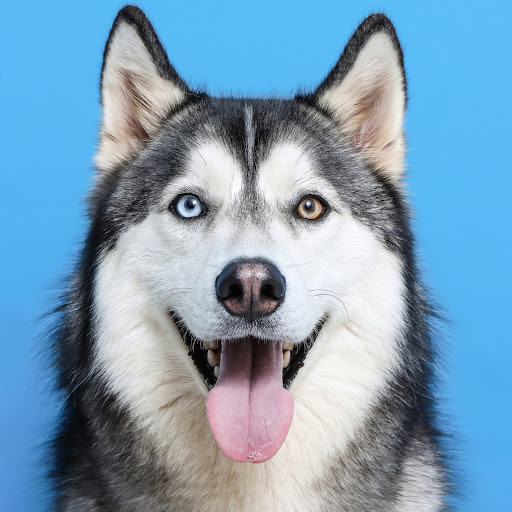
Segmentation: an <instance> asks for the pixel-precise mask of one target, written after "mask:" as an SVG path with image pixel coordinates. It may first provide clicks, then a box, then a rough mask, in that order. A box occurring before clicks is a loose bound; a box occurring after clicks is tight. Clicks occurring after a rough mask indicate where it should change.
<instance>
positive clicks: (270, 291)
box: [260, 283, 282, 300]
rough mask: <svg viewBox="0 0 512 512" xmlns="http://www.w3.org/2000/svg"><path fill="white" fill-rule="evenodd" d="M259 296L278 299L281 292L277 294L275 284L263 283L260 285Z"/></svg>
mask: <svg viewBox="0 0 512 512" xmlns="http://www.w3.org/2000/svg"><path fill="white" fill-rule="evenodd" d="M260 293H261V296H262V297H265V298H267V299H274V300H277V299H280V298H281V296H282V294H279V293H278V292H277V290H276V288H275V286H274V285H273V284H272V283H267V284H264V285H263V286H262V287H261V292H260Z"/></svg>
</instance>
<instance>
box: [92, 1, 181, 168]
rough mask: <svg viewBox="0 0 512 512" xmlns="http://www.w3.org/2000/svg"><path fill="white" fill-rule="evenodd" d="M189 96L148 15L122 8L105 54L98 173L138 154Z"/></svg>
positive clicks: (131, 7)
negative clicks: (170, 113) (171, 113)
mask: <svg viewBox="0 0 512 512" xmlns="http://www.w3.org/2000/svg"><path fill="white" fill-rule="evenodd" d="M188 92H189V89H188V87H187V86H186V84H185V82H183V80H182V79H181V78H180V77H179V76H178V74H177V73H176V71H175V70H174V68H173V67H172V66H171V64H170V63H169V60H168V58H167V54H166V53H165V50H164V49H163V47H162V45H161V44H160V41H159V40H158V37H157V35H156V33H155V31H154V30H153V27H152V26H151V23H150V22H149V21H148V19H147V18H146V16H145V15H144V13H143V12H142V11H141V10H140V9H139V8H137V7H134V6H131V5H129V6H126V7H124V8H123V9H121V10H120V11H119V13H118V15H117V17H116V19H115V21H114V25H113V26H112V30H111V31H110V35H109V37H108V41H107V45H106V47H105V54H104V56H103V69H102V71H101V104H102V122H101V130H100V138H99V145H98V152H97V154H96V167H97V168H98V170H100V171H109V170H111V169H113V168H115V167H116V166H117V165H118V164H120V163H122V162H124V161H126V160H128V159H129V158H130V157H132V156H133V155H135V154H136V153H137V151H139V150H140V149H141V147H142V146H143V145H144V143H145V142H146V141H147V140H148V139H149V138H151V136H153V135H154V134H155V133H156V132H157V130H158V128H159V127H160V125H161V123H162V122H163V120H164V119H165V118H166V116H167V115H168V114H169V112H170V111H172V110H173V109H175V108H176V107H178V106H179V105H180V104H182V103H183V102H184V101H185V98H186V95H187V93H188Z"/></svg>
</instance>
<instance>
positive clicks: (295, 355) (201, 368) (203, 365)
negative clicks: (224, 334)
mask: <svg viewBox="0 0 512 512" xmlns="http://www.w3.org/2000/svg"><path fill="white" fill-rule="evenodd" d="M169 316H170V318H171V320H172V322H173V323H174V325H175V326H176V328H177V329H178V331H179V333H180V335H181V338H182V339H183V342H184V343H185V345H186V346H187V347H188V349H189V352H188V355H189V356H190V357H191V358H192V361H193V362H194V365H195V366H196V368H197V370H198V372H199V374H200V375H201V377H202V378H203V382H204V383H205V386H206V388H207V390H208V391H209V390H211V389H212V388H213V386H214V385H215V383H216V381H217V376H216V375H215V373H214V368H213V367H212V366H211V365H210V364H209V363H208V349H207V348H206V347H207V345H208V343H209V342H203V341H202V340H198V339H197V338H196V337H195V336H194V335H193V334H192V333H191V332H190V330H189V329H188V327H187V326H186V324H185V322H184V321H183V319H182V318H181V317H180V315H179V314H178V313H177V312H175V311H173V310H170V311H169ZM326 321H327V316H326V315H324V316H322V317H321V318H320V320H319V321H318V322H317V324H316V325H315V327H314V329H313V330H312V332H311V333H310V335H309V336H307V337H306V338H305V339H304V340H302V341H301V342H299V343H296V344H294V346H293V348H292V349H291V351H290V352H291V353H290V362H289V364H288V366H287V367H286V368H283V387H284V388H285V389H288V388H289V387H290V385H291V383H292V382H293V380H294V379H295V377H296V376H297V373H298V372H299V370H300V369H301V368H302V367H303V366H304V360H305V359H306V356H307V354H308V352H309V350H310V349H311V348H312V346H313V345H314V344H315V342H316V339H317V337H318V335H319V333H320V331H321V329H322V327H323V325H324V323H325V322H326ZM247 338H252V339H253V340H255V341H260V340H261V341H263V342H272V341H275V340H269V339H262V338H261V339H260V338H257V337H254V336H250V335H248V336H245V337H243V338H239V339H240V340H243V339H247Z"/></svg>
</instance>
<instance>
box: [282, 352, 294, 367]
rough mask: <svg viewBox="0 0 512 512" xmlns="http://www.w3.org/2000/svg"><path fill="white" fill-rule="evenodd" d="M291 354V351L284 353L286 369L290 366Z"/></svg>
mask: <svg viewBox="0 0 512 512" xmlns="http://www.w3.org/2000/svg"><path fill="white" fill-rule="evenodd" d="M291 354H292V353H291V352H290V351H289V350H285V351H284V352H283V368H286V367H287V366H288V365H289V364H290V358H291Z"/></svg>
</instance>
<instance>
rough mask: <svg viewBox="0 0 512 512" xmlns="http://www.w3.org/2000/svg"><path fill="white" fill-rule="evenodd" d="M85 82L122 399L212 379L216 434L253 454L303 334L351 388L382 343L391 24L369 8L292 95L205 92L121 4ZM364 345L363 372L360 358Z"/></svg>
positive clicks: (395, 318) (286, 418) (104, 286)
mask: <svg viewBox="0 0 512 512" xmlns="http://www.w3.org/2000/svg"><path fill="white" fill-rule="evenodd" d="M101 97H102V108H103V110H102V123H101V133H100V140H99V148H98V153H97V156H96V164H97V168H98V171H99V175H98V178H97V183H96V187H95V190H94V192H93V195H92V199H91V217H92V223H93V228H92V230H91V233H92V234H91V237H92V238H94V243H95V244H96V247H97V248H98V249H97V254H98V264H97V267H96V268H97V272H96V274H95V287H94V296H95V301H94V308H95V318H96V338H97V347H96V358H97V360H98V361H100V364H101V367H102V371H104V372H105V374H106V376H107V379H109V380H110V381H111V382H112V383H113V384H112V385H113V386H119V389H117V390H116V391H119V393H120V394H121V395H125V396H126V395H127V394H128V395H130V398H129V399H128V398H127V402H129V403H130V404H132V405H133V404H135V403H139V402H140V396H139V397H138V398H137V397H136V395H140V394H141V393H142V394H144V393H151V392H152V391H151V390H153V389H155V388H158V390H159V391H158V393H159V395H158V396H159V397H160V398H159V400H160V399H161V400H169V397H171V396H175V395H176V394H179V390H182V391H183V390H184V389H187V390H188V391H187V392H189V388H190V382H194V385H197V391H198V392H200V393H205V392H207V391H209V390H211V391H210V392H209V395H208V402H207V404H208V405H207V409H208V419H209V422H210V426H211V429H212V431H213V434H214V436H215V438H216V440H217V442H218V444H219V446H220V448H221V449H222V450H223V451H224V453H225V454H226V455H228V457H229V458H231V459H233V460H235V461H245V460H250V461H253V462H263V461H265V460H267V459H269V458H270V457H272V456H273V455H274V454H275V453H276V451H277V450H278V449H279V447H280V446H281V444H282V443H283V440H284V438H285V436H286V433H287V432H288V428H289V426H290V422H291V421H292V415H293V398H292V395H290V393H289V391H287V389H286V388H290V392H292V394H294V393H295V394H299V393H300V389H299V387H297V386H296V385H295V383H296V381H299V380H300V379H301V374H302V371H301V370H300V368H301V367H302V366H303V365H304V364H309V360H310V357H309V356H308V362H305V357H306V354H308V351H309V350H310V349H311V347H314V349H315V350H316V346H317V345H318V344H323V346H324V348H325V354H326V355H325V356H324V358H325V360H324V361H320V360H319V358H317V359H315V358H314V357H313V350H312V351H311V365H312V366H313V365H316V367H317V369H318V371H319V372H320V374H323V375H326V374H327V373H329V372H335V374H336V375H338V372H340V371H344V375H343V377H342V379H343V378H345V379H348V380H350V379H353V381H354V379H355V381H357V380H358V379H368V382H367V381H365V384H364V385H363V386H362V389H365V386H370V384H369V382H370V381H371V383H373V380H372V379H375V378H377V377H375V376H376V375H380V374H379V372H378V371H377V369H379V371H380V369H381V368H384V366H385V364H384V361H387V360H392V359H393V357H394V356H393V354H394V353H395V351H396V350H398V349H397V345H398V342H397V339H398V337H399V332H400V322H401V311H402V302H403V300H402V298H403V279H402V277H401V276H402V274H403V272H404V269H403V266H402V264H401V263H400V262H401V255H402V254H403V253H404V252H406V251H408V250H410V248H409V247H407V246H406V245H405V242H404V240H406V239H407V237H406V236H405V235H404V230H406V229H407V223H406V222H405V221H404V215H405V214H404V212H403V209H404V206H403V204H402V199H401V192H400V183H401V179H402V174H403V169H404V137H403V116H404V109H405V101H406V93H405V76H404V70H403V63H402V53H401V50H400V46H399V43H398V40H397V38H396V34H395V32H394V29H393V27H392V25H391V23H390V22H389V20H388V19H387V18H385V17H384V16H382V15H373V16H370V17H369V18H367V19H366V20H365V21H364V22H363V23H362V25H361V26H360V27H359V28H358V29H357V31H356V32H355V34H354V36H353V37H352V39H351V40H350V42H349V43H348V45H347V47H346V49H345V51H344V52H343V54H342V56H341V58H340V59H339V61H338V63H337V64H336V65H335V67H334V68H333V70H332V71H331V72H330V73H329V75H328V76H327V78H326V79H325V80H324V81H323V82H322V84H321V85H320V86H319V87H318V88H317V89H316V91H315V92H313V93H312V94H310V95H302V96H297V97H295V98H293V99H288V100H265V99H261V100H258V99H235V98H213V97H210V96H208V95H206V94H204V93H199V92H195V91H193V90H191V89H190V88H189V87H188V86H187V85H186V84H185V82H184V81H183V80H182V79H181V78H180V77H179V76H178V75H177V73H176V71H175V70H174V69H173V67H172V66H171V65H170V63H169V61H168V58H167V55H166V54H165V52H164V50H163V48H162V45H161V44H160V42H159V40H158V38H157V36H156V34H155V32H154V31H153V28H152V27H151V25H150V23H149V22H148V20H147V19H146V18H145V16H144V15H143V14H142V13H141V11H139V10H138V9H136V8H134V7H127V8H124V9H123V10H122V11H121V12H120V13H119V15H118V17H117V18H116V20H115V23H114V26H113V28H112V31H111V33H110V36H109V39H108V42H107V47H106V50H105V56H104V63H103V70H102V78H101ZM343 329H345V330H344V331H343ZM350 331H352V332H353V331H359V332H358V335H357V336H356V337H355V338H354V339H357V340H358V341H357V342H356V341H354V340H353V339H352V338H350V335H349V334H348V333H349V332H350ZM342 332H343V333H345V334H342ZM363 334H364V335H363ZM361 340H363V341H361ZM354 343H356V344H357V343H361V346H360V347H357V350H356V349H354ZM365 344H366V345H365ZM351 351H352V352H351ZM349 353H350V354H352V353H354V354H357V357H356V359H350V357H349ZM189 356H190V357H189ZM365 357H367V358H369V360H371V363H372V365H374V366H375V367H376V371H375V375H372V376H367V375H365V372H366V371H367V370H364V371H363V370H361V368H362V367H363V366H362V364H361V361H360V359H361V358H362V359H364V358H365ZM343 365H346V367H345V368H344V369H343ZM358 372H359V373H358ZM114 376H115V378H114ZM310 378H311V379H312V377H310ZM337 378H339V377H337ZM178 380H179V382H178ZM171 381H172V382H173V383H174V384H173V385H174V387H173V388H172V389H171V387H170V386H167V385H166V383H169V382H171ZM120 382H122V383H123V384H122V385H120V384H119V383H120ZM302 382H303V384H302V386H303V388H304V389H307V387H308V386H314V385H315V384H312V383H311V382H309V381H308V377H306V376H304V377H303V378H302ZM185 383H188V384H185ZM371 385H372V386H373V384H371ZM137 386H138V387H137ZM140 386H142V388H141V387H140ZM187 386H188V388H187ZM212 387H213V389H211V388H212ZM370 387H371V386H370ZM135 388H137V391H135ZM141 389H143V390H144V391H140V390H141ZM177 389H178V391H177ZM183 392H184V391H183ZM165 393H167V395H166V396H167V398H163V396H164V395H165ZM146 396H147V395H146ZM156 402H158V400H156ZM156 402H155V403H154V404H153V406H154V408H155V409H158V403H156ZM256 402H257V404H256V405H254V404H255V403H256ZM134 407H135V408H137V406H134ZM151 407H152V405H151V403H144V405H141V408H139V409H137V411H136V412H137V414H139V415H140V416H144V415H145V414H146V415H150V413H149V411H150V410H151ZM144 411H145V412H144Z"/></svg>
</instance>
